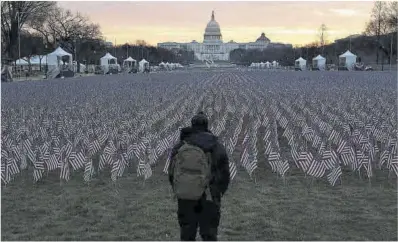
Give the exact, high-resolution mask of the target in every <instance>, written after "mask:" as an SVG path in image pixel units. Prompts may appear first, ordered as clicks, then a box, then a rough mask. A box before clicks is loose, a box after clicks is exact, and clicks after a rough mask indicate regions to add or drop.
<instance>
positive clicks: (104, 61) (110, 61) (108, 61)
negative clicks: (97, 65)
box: [101, 52, 117, 66]
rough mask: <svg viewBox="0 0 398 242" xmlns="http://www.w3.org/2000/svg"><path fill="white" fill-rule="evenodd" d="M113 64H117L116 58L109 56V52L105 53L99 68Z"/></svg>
mask: <svg viewBox="0 0 398 242" xmlns="http://www.w3.org/2000/svg"><path fill="white" fill-rule="evenodd" d="M115 64H117V58H116V57H114V56H112V55H111V54H109V52H108V53H106V54H105V55H104V56H103V57H101V66H108V65H115Z"/></svg>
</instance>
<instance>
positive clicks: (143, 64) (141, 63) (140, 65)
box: [138, 59, 149, 72]
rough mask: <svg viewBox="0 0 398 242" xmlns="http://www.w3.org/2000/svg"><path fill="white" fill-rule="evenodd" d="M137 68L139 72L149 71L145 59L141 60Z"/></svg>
mask: <svg viewBox="0 0 398 242" xmlns="http://www.w3.org/2000/svg"><path fill="white" fill-rule="evenodd" d="M138 67H139V71H140V72H144V71H145V69H149V62H148V61H147V60H145V59H142V60H141V61H140V62H139V63H138Z"/></svg>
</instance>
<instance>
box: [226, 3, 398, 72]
mask: <svg viewBox="0 0 398 242" xmlns="http://www.w3.org/2000/svg"><path fill="white" fill-rule="evenodd" d="M397 16H398V2H396V1H394V2H380V1H378V2H375V3H374V6H373V9H372V12H371V16H370V20H369V21H368V22H367V23H366V28H365V30H364V31H363V33H362V35H360V36H355V37H352V38H351V37H347V38H344V39H340V40H337V41H335V42H333V43H332V42H330V41H328V40H327V27H326V25H324V24H322V25H321V26H320V28H319V31H318V32H319V34H318V37H319V38H318V39H316V40H314V41H313V42H311V43H309V44H306V45H302V46H298V45H296V46H294V48H289V47H284V48H277V49H276V48H267V49H264V50H244V49H236V50H234V51H232V52H231V53H230V59H231V61H232V62H234V63H236V64H241V65H250V64H251V63H252V62H266V61H269V62H271V61H274V60H276V61H278V62H279V63H280V64H282V65H293V64H294V60H296V59H297V58H299V57H303V58H304V59H307V60H311V59H312V58H313V57H315V56H317V55H322V56H323V57H325V58H326V61H327V64H337V63H338V57H339V55H341V54H342V53H343V52H345V51H346V50H348V49H350V50H351V51H352V52H355V54H356V55H357V56H358V61H359V62H361V61H362V62H374V61H375V62H376V64H379V63H385V62H386V60H387V63H390V61H395V60H396V57H397V30H398V25H397V21H398V20H397ZM391 45H392V46H391ZM391 47H392V48H391ZM393 57H394V58H393Z"/></svg>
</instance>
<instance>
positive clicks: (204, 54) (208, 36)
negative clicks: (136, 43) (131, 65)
mask: <svg viewBox="0 0 398 242" xmlns="http://www.w3.org/2000/svg"><path fill="white" fill-rule="evenodd" d="M287 46H290V47H291V46H292V45H286V44H281V43H271V40H270V39H268V38H267V37H266V36H265V34H264V33H261V35H260V37H258V38H257V40H256V41H254V42H249V43H237V42H234V41H232V40H231V41H229V42H227V43H224V42H223V40H222V34H221V30H220V25H219V24H218V23H217V21H216V20H215V17H214V11H213V12H212V14H211V20H210V21H209V23H208V24H207V26H206V29H205V33H204V35H203V43H199V42H197V41H195V40H193V41H192V42H190V43H177V42H164V43H158V47H160V48H165V49H168V50H179V49H184V50H190V51H193V52H194V53H195V58H196V59H197V60H214V61H217V60H222V61H229V53H230V52H231V51H233V50H235V49H245V50H249V49H260V50H264V49H266V48H267V47H273V48H280V47H287Z"/></svg>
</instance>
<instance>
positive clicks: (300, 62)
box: [294, 57, 307, 71]
mask: <svg viewBox="0 0 398 242" xmlns="http://www.w3.org/2000/svg"><path fill="white" fill-rule="evenodd" d="M306 67H307V61H306V60H305V59H303V58H301V57H300V58H298V59H297V60H295V62H294V69H296V70H301V71H304V70H306V69H307V68H306Z"/></svg>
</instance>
